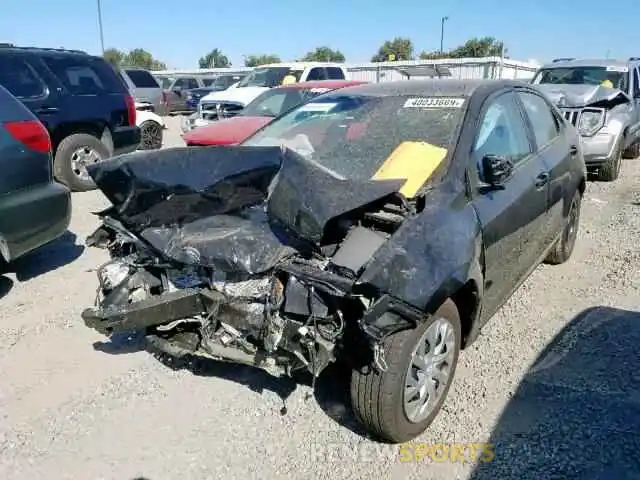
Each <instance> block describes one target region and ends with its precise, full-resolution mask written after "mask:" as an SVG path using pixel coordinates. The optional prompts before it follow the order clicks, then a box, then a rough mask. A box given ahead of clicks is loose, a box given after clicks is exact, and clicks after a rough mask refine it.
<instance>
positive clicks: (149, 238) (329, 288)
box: [83, 147, 422, 376]
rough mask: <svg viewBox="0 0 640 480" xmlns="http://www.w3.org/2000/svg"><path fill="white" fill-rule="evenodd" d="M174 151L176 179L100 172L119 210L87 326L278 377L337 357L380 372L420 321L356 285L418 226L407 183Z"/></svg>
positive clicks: (224, 152) (95, 240)
mask: <svg viewBox="0 0 640 480" xmlns="http://www.w3.org/2000/svg"><path fill="white" fill-rule="evenodd" d="M178 150H181V151H180V152H179V154H181V155H183V157H182V160H181V165H180V166H179V167H178V166H176V165H175V163H176V155H177V153H176V152H175V151H174V152H171V151H167V152H150V153H147V154H145V155H147V156H146V157H138V159H137V160H136V159H133V157H129V159H128V160H126V161H125V160H119V159H118V158H116V159H114V160H111V161H109V162H101V163H100V164H96V165H95V166H92V169H91V170H90V174H91V175H92V177H93V178H94V180H95V181H96V184H97V185H98V187H99V188H100V189H101V190H102V191H103V192H104V193H105V195H106V196H107V197H108V198H109V199H110V200H111V202H112V203H113V205H114V206H113V207H111V208H109V209H108V210H106V211H104V212H101V213H100V214H99V215H100V216H101V218H102V222H103V223H102V225H101V226H100V227H99V228H98V229H97V230H96V231H95V232H94V233H93V234H92V235H91V236H90V237H89V238H88V239H87V245H88V246H95V247H99V248H104V249H107V250H108V251H109V254H110V257H111V260H110V261H109V262H108V263H106V264H105V265H103V266H102V267H100V269H99V271H98V279H99V289H98V295H97V299H96V304H95V306H94V307H91V308H88V309H86V310H85V311H84V312H83V318H84V321H85V323H86V324H87V325H88V326H90V327H92V328H95V329H96V330H98V331H100V332H101V333H104V334H107V335H110V334H113V333H116V332H123V331H132V330H142V331H144V332H145V334H146V336H147V338H148V340H149V342H150V343H152V344H153V345H154V346H155V347H157V348H159V349H160V350H162V351H165V352H167V353H169V354H171V355H174V356H178V357H180V356H184V355H191V354H195V355H201V356H205V357H211V358H214V359H220V360H226V361H231V362H236V363H242V364H248V365H253V366H256V367H260V368H262V369H264V370H267V371H269V372H270V373H273V374H287V375H290V374H291V373H292V372H293V371H296V370H307V371H309V372H311V373H312V374H313V375H314V376H318V375H319V374H320V373H321V372H322V370H323V369H324V368H325V367H326V366H327V365H329V364H330V363H331V362H332V361H334V360H336V359H337V358H339V357H340V356H343V357H345V356H348V357H354V356H358V357H360V358H361V361H365V362H367V363H372V364H373V365H374V366H375V367H376V368H378V369H380V370H382V371H384V369H385V368H386V367H385V360H384V355H383V349H382V348H381V341H382V339H383V338H384V337H385V336H386V335H388V334H390V333H393V332H394V331H397V330H400V329H403V328H411V326H412V325H415V323H413V322H412V321H411V319H417V318H420V316H421V315H422V314H421V312H418V311H415V310H414V309H413V308H412V307H411V306H410V305H408V304H405V303H404V302H402V301H401V300H399V299H397V298H394V297H392V296H390V295H388V294H387V293H386V292H384V291H380V289H378V288H376V287H375V285H372V284H370V283H360V282H359V278H360V276H361V274H362V272H363V271H364V270H366V268H367V266H368V265H369V264H370V263H371V262H372V261H375V260H374V257H375V254H376V252H378V251H379V250H380V248H381V247H382V246H383V245H385V244H386V243H387V242H388V241H389V238H390V236H391V235H392V234H393V233H394V232H396V231H397V230H398V228H400V227H401V225H402V224H403V223H404V222H405V221H406V220H407V219H408V218H410V217H412V216H413V215H415V213H416V205H415V203H413V202H409V201H408V200H407V199H406V198H405V197H404V196H402V195H401V194H399V193H398V191H399V189H400V187H402V185H403V183H404V182H403V181H399V180H385V181H376V182H359V183H358V184H357V185H356V184H354V183H353V182H351V181H346V180H344V179H339V178H337V177H334V176H332V175H331V174H330V173H329V172H328V171H327V170H326V169H321V168H317V167H315V166H314V165H313V163H311V162H309V161H307V160H304V159H303V158H302V157H300V156H299V155H298V154H296V153H294V152H292V151H290V150H288V149H284V150H283V149H281V148H280V147H264V148H262V147H257V148H256V147H252V148H251V149H248V148H244V149H243V148H242V147H230V148H216V149H215V152H216V153H215V156H216V158H210V157H211V155H212V154H211V153H210V151H211V150H212V149H208V151H209V153H207V151H205V150H204V149H189V150H187V149H178ZM134 155H139V154H134ZM149 155H153V157H149ZM238 155H242V162H239V161H238ZM123 157H126V156H123ZM131 159H133V160H131ZM185 172H186V173H185ZM186 175H188V176H189V177H188V178H187V177H186ZM347 191H349V195H345V192H347ZM418 208H419V207H418ZM394 312H395V313H394ZM345 354H346V355H345ZM359 361H360V360H359Z"/></svg>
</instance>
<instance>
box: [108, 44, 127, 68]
mask: <svg viewBox="0 0 640 480" xmlns="http://www.w3.org/2000/svg"><path fill="white" fill-rule="evenodd" d="M124 55H125V54H124V52H122V51H120V50H118V49H117V48H107V49H106V50H105V51H104V59H105V60H106V61H107V62H109V63H110V64H111V65H112V66H113V67H114V68H120V65H121V64H122V59H123V58H124Z"/></svg>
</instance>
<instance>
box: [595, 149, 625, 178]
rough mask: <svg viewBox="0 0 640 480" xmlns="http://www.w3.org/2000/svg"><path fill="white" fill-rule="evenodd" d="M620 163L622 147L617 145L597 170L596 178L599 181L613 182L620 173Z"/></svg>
mask: <svg viewBox="0 0 640 480" xmlns="http://www.w3.org/2000/svg"><path fill="white" fill-rule="evenodd" d="M621 164H622V148H621V147H620V146H618V147H617V148H616V150H615V152H614V153H613V155H612V156H611V158H610V159H609V160H607V162H606V163H605V164H604V165H602V167H600V170H598V180H600V181H601V182H613V181H614V180H617V179H618V176H619V175H620V165H621Z"/></svg>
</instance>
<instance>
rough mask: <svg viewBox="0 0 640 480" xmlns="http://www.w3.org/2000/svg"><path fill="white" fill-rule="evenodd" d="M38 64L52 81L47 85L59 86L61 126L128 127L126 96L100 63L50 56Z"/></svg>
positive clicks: (110, 71) (109, 70) (106, 66)
mask: <svg viewBox="0 0 640 480" xmlns="http://www.w3.org/2000/svg"><path fill="white" fill-rule="evenodd" d="M41 62H42V64H43V65H44V66H45V68H46V70H47V71H48V72H49V74H50V76H51V78H52V82H47V83H49V84H53V83H54V82H55V83H56V84H57V85H59V87H58V91H59V92H61V95H60V111H61V112H63V113H64V120H65V122H69V123H73V122H92V123H103V124H104V123H107V124H109V126H110V127H111V128H112V129H115V128H117V127H124V126H127V125H128V114H127V104H126V99H125V96H126V95H128V93H129V92H127V89H126V86H125V85H124V84H123V82H122V81H121V79H119V78H118V76H117V74H116V73H115V71H114V70H113V68H111V67H110V66H109V64H107V63H106V62H105V61H104V60H103V59H101V58H97V57H92V56H89V55H68V54H64V55H56V54H51V55H46V56H42V57H41ZM53 136H54V137H55V136H56V135H55V132H54V133H53Z"/></svg>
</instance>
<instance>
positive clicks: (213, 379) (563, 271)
mask: <svg viewBox="0 0 640 480" xmlns="http://www.w3.org/2000/svg"><path fill="white" fill-rule="evenodd" d="M178 122H179V120H178V118H172V119H169V120H168V123H169V125H170V130H169V132H167V142H166V143H167V145H178V144H179V143H180V138H179V135H178V125H179V124H178ZM639 187H640V160H635V161H633V160H627V161H625V163H624V165H623V170H622V173H621V177H620V179H619V180H618V181H617V182H614V183H610V184H605V183H589V185H588V187H587V192H586V197H585V200H584V202H583V209H582V222H581V227H580V233H579V238H578V243H577V245H576V250H575V252H574V255H573V257H572V259H571V260H570V261H569V262H568V263H567V264H565V265H562V266H557V267H551V266H541V267H540V268H538V269H537V270H536V271H535V272H534V274H533V275H532V276H531V278H530V279H529V280H528V281H527V282H526V283H525V284H524V285H523V286H522V287H521V288H520V290H519V291H518V292H517V293H516V294H515V295H514V296H513V298H512V299H511V300H510V301H509V302H508V304H507V305H506V306H505V307H504V308H503V309H502V310H501V311H500V312H499V313H498V314H497V315H496V316H495V317H494V318H493V319H492V321H491V322H490V323H489V324H488V325H487V327H486V328H485V330H484V332H483V335H482V336H481V338H480V339H479V340H478V341H477V342H476V343H475V344H474V345H473V347H471V348H470V349H469V350H468V351H466V352H464V353H463V354H462V356H461V361H460V365H459V367H458V372H457V376H456V380H455V382H454V385H453V387H452V390H451V392H450V394H449V398H448V400H447V401H446V403H445V406H444V410H443V411H442V412H441V413H440V415H439V416H438V418H437V420H436V421H435V423H434V424H433V426H432V428H431V429H430V430H429V431H428V432H427V433H425V434H424V435H423V436H422V437H421V438H419V439H417V440H416V441H415V442H413V443H412V444H410V445H408V446H405V447H404V448H405V450H404V451H401V450H400V449H399V447H398V446H390V445H382V444H378V443H375V442H372V441H370V440H368V439H366V438H365V437H363V435H362V434H361V433H360V432H359V430H358V427H357V425H356V423H355V422H354V420H353V418H352V415H351V411H350V407H349V404H348V398H347V397H346V395H345V394H344V392H343V390H344V388H345V386H346V384H345V382H346V380H345V378H346V376H345V375H342V374H341V372H336V371H333V372H330V373H329V374H327V375H325V376H324V377H322V378H321V379H320V381H319V382H318V385H317V386H316V389H317V392H316V398H315V399H314V398H313V397H311V398H308V396H309V393H310V391H311V389H310V387H309V386H307V385H301V386H298V387H297V388H295V385H293V384H292V383H290V382H289V381H286V380H274V379H271V378H269V377H268V376H266V375H263V374H262V373H260V372H256V371H254V370H251V369H248V368H243V367H238V366H229V365H223V364H218V363H213V362H211V363H202V364H198V365H196V366H195V367H193V368H184V369H177V370H176V369H172V368H169V367H168V366H167V365H166V364H165V362H161V361H159V360H158V359H157V358H155V357H154V356H153V355H150V354H149V353H148V352H146V351H144V348H143V347H144V345H143V342H142V341H141V339H139V338H116V339H114V340H113V341H112V342H109V341H108V339H106V338H104V337H101V336H100V335H98V334H97V333H95V332H93V331H91V330H89V329H88V328H86V327H85V326H84V325H83V323H82V321H81V319H80V313H81V311H82V310H83V309H84V308H85V307H87V306H89V305H90V304H91V303H92V302H93V299H94V296H95V293H96V292H95V290H96V286H97V280H96V277H95V271H94V270H95V268H96V267H97V266H99V265H100V264H101V263H102V262H104V261H105V260H106V259H107V258H106V255H105V254H104V252H102V251H99V250H95V249H85V248H84V246H83V242H84V238H85V237H86V235H87V234H89V233H91V231H92V230H93V229H94V228H95V227H96V226H97V222H96V218H95V217H94V216H93V215H92V214H91V212H92V211H97V210H98V209H100V208H102V207H104V206H105V205H106V202H105V200H104V199H103V198H102V197H101V195H100V194H98V193H96V192H89V193H84V194H75V195H74V198H73V201H74V213H73V220H72V223H71V227H70V233H69V234H68V235H66V236H65V237H64V238H62V239H61V240H60V241H57V242H55V243H54V244H52V245H50V246H48V247H46V248H44V249H42V250H41V251H39V252H37V253H35V254H33V255H31V256H29V257H28V258H25V259H23V260H21V261H20V262H18V264H17V265H15V266H14V268H13V272H10V273H8V274H6V275H4V276H0V305H1V307H2V308H1V309H0V324H1V326H2V327H1V328H2V332H3V334H2V335H1V336H0V478H1V479H7V480H13V479H31V480H33V479H45V478H46V479H48V480H53V479H63V478H65V479H66V478H68V479H98V478H105V479H118V480H130V479H133V478H136V477H144V478H146V479H149V480H159V479H178V478H181V479H208V478H225V479H230V478H260V479H267V478H327V479H328V478H331V479H341V478H344V479H355V478H376V479H381V478H415V479H421V480H424V479H447V480H450V479H454V478H469V476H470V475H472V478H477V479H490V478H519V479H524V478H535V479H539V478H553V474H554V471H558V470H557V469H559V468H560V467H561V466H565V467H567V466H570V468H571V469H572V470H571V471H572V472H574V474H575V475H576V476H577V477H580V478H623V477H617V476H612V475H615V473H612V472H614V470H610V469H611V468H613V467H612V466H614V465H615V468H616V469H618V470H616V471H620V470H623V469H625V468H633V467H635V471H636V472H638V471H640V468H639V465H638V463H637V462H638V458H639V457H640V453H639V452H640V440H639V438H638V433H637V432H638V431H640V428H639V425H640V422H639V419H640V374H639V373H638V370H636V368H637V366H638V365H640V359H639V355H638V353H637V351H638V349H637V346H636V345H637V344H638V341H639V340H640V333H639V332H640V328H639V326H640V324H639V323H638V314H637V313H635V312H637V311H638V310H639V309H640V293H639V291H638V289H639V286H640V271H639V269H638V260H639V259H640V241H639V239H638V232H639V227H640V215H639V213H640V207H639V206H638V205H640V203H639V202H640V194H639V192H640V189H639ZM591 307H599V308H595V309H592V310H588V311H587V312H585V311H586V310H587V309H589V308H591ZM567 326H568V331H567V332H563V333H562V335H561V336H560V337H559V338H556V337H557V335H558V334H560V333H561V332H562V331H563V329H564V328H565V327H567ZM550 344H551V345H552V346H553V349H552V350H551V352H550V353H548V354H545V357H544V361H543V362H541V363H540V364H539V365H538V366H536V368H535V369H534V370H533V371H532V372H530V373H529V374H527V372H528V370H529V368H530V367H531V365H532V363H533V362H534V361H535V360H536V359H537V358H538V357H539V355H540V354H541V353H542V352H543V351H544V350H545V348H546V347H547V346H548V345H550ZM283 396H285V397H286V396H288V398H287V399H286V406H287V410H288V413H286V414H284V415H283V414H282V413H281V409H282V407H283V400H282V398H281V397H283ZM634 429H635V430H634ZM480 442H491V443H493V444H494V445H493V446H491V447H490V448H491V449H492V451H493V453H494V461H493V462H491V463H482V462H480V463H479V464H478V465H477V466H476V465H475V464H474V463H473V462H471V461H470V460H471V454H470V453H469V452H470V449H469V448H467V449H466V450H465V452H466V453H465V456H464V458H465V459H466V460H467V461H464V462H463V461H461V458H460V457H458V458H456V459H454V460H457V461H451V458H450V457H451V455H449V458H448V459H447V458H445V459H444V460H442V461H436V460H437V459H438V457H439V456H440V455H442V452H443V449H446V448H445V447H447V448H449V449H451V448H452V446H451V443H456V444H458V447H460V445H462V444H464V445H462V447H465V446H467V445H468V444H470V443H480ZM435 444H443V445H444V446H440V447H437V449H436V450H430V448H431V446H433V445H435ZM458 447H456V448H458ZM438 449H439V450H438ZM416 451H417V452H419V456H421V457H422V459H421V460H420V461H419V462H416V461H413V460H415V455H414V454H415V452H416ZM449 451H451V450H449ZM434 452H436V453H434ZM437 452H439V453H437ZM485 458H486V457H485ZM403 460H404V461H403ZM634 462H636V463H634ZM607 468H609V470H607ZM554 469H556V470H554ZM598 475H600V476H598ZM563 476H564V475H563ZM563 476H560V477H555V478H562V477H563ZM629 478H630V477H629Z"/></svg>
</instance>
